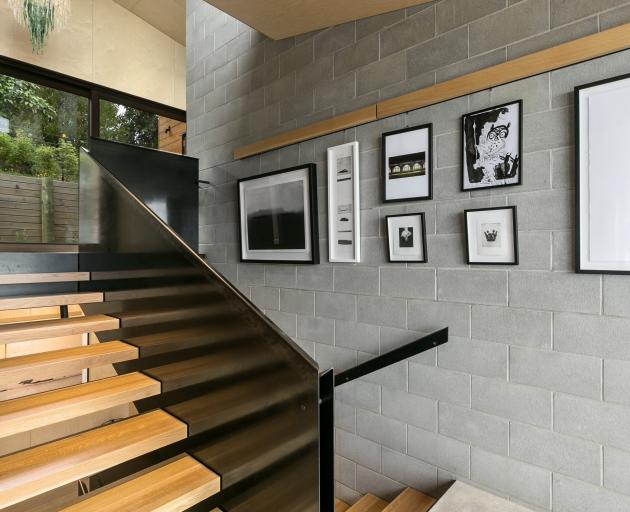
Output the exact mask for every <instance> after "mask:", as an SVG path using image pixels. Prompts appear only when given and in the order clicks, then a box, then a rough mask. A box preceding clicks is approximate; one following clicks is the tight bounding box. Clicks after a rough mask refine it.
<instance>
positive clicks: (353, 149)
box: [328, 142, 361, 263]
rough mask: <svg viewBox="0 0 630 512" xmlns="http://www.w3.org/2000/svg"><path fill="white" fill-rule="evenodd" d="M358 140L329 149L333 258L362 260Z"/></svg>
mask: <svg viewBox="0 0 630 512" xmlns="http://www.w3.org/2000/svg"><path fill="white" fill-rule="evenodd" d="M359 182H360V178H359V143H358V142H350V143H348V144H342V145H341V146H335V147H332V148H329V149H328V255H329V259H330V261H331V262H335V263H358V262H359V261H361V208H360V194H359Z"/></svg>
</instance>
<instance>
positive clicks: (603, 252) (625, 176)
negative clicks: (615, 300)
mask: <svg viewBox="0 0 630 512" xmlns="http://www.w3.org/2000/svg"><path fill="white" fill-rule="evenodd" d="M628 111H630V75H624V76H620V77H616V78H612V79H608V80H602V81H599V82H595V83H591V84H586V85H582V86H579V87H576V89H575V112H576V124H577V126H576V127H575V133H576V144H575V148H576V157H575V167H576V183H575V189H576V202H575V205H576V223H575V225H576V235H575V242H576V243H575V246H576V272H578V273H592V274H630V230H629V228H630V201H628V190H629V189H630V173H629V172H628V169H627V164H628V159H629V157H630V146H629V145H628V133H629V132H630V116H628Z"/></svg>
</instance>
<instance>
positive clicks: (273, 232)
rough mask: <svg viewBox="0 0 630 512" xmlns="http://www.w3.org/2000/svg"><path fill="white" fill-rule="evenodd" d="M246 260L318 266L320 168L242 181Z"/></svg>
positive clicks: (302, 168) (311, 166)
mask: <svg viewBox="0 0 630 512" xmlns="http://www.w3.org/2000/svg"><path fill="white" fill-rule="evenodd" d="M238 202H239V217H240V219H239V221H240V239H241V261H252V262H259V263H260V262H265V263H280V262H282V263H286V262H290V263H319V241H318V238H319V237H318V231H317V175H316V168H315V164H307V165H300V166H297V167H291V168H289V169H282V170H279V171H274V172H270V173H267V174H262V175H259V176H253V177H251V178H244V179H241V180H238Z"/></svg>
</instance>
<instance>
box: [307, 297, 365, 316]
mask: <svg viewBox="0 0 630 512" xmlns="http://www.w3.org/2000/svg"><path fill="white" fill-rule="evenodd" d="M315 314H316V315H317V316H321V317H325V318H335V319H337V320H355V319H356V318H357V298H356V297H355V296H354V295H346V294H342V293H328V292H317V293H316V294H315Z"/></svg>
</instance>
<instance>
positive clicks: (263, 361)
mask: <svg viewBox="0 0 630 512" xmlns="http://www.w3.org/2000/svg"><path fill="white" fill-rule="evenodd" d="M276 364H277V359H276V357H275V355H274V354H271V353H269V352H267V353H265V354H264V355H261V354H260V353H258V352H256V351H254V350H252V349H251V347H248V346H247V345H244V346H237V347H234V348H227V349H224V350H219V351H216V352H213V353H211V354H208V355H205V356H200V357H194V358H192V359H187V360H185V361H178V362H175V363H169V364H165V365H162V366H156V367H154V368H149V369H147V370H144V373H146V374H147V375H149V376H151V377H153V378H154V379H157V380H159V381H160V382H161V383H162V391H163V392H164V393H166V392H169V391H174V390H176V389H181V388H184V387H188V386H195V385H197V384H203V383H208V382H213V381H217V380H220V379H225V378H228V377H234V376H240V375H241V374H244V373H247V372H251V371H254V370H261V369H263V368H269V367H272V366H274V365H276Z"/></svg>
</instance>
